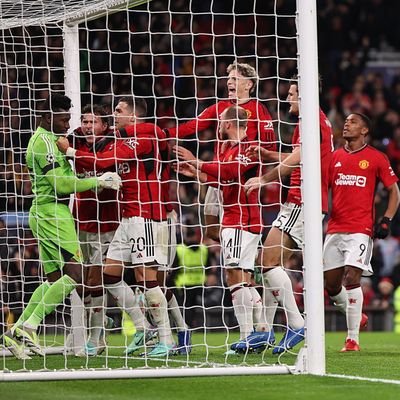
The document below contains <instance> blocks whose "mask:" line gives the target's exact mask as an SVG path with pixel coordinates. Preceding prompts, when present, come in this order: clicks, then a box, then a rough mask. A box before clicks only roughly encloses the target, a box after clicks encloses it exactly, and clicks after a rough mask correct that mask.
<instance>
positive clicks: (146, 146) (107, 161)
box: [75, 136, 154, 169]
mask: <svg viewBox="0 0 400 400" xmlns="http://www.w3.org/2000/svg"><path fill="white" fill-rule="evenodd" d="M153 139H154V138H153V137H151V136H147V137H140V138H129V139H124V140H123V141H118V143H117V144H116V146H115V147H114V148H113V149H112V150H108V151H103V152H101V153H100V152H99V153H96V154H93V153H89V152H86V151H82V150H77V151H76V153H75V162H76V163H77V165H79V166H80V167H82V168H92V169H93V168H99V169H104V168H108V167H111V166H114V165H115V163H116V162H123V161H131V160H132V159H137V158H140V157H141V156H142V155H145V154H149V153H150V152H151V151H152V150H153Z"/></svg>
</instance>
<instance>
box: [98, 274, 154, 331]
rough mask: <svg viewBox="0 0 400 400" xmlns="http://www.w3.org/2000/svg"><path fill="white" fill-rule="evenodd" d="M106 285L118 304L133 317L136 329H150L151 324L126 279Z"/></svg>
mask: <svg viewBox="0 0 400 400" xmlns="http://www.w3.org/2000/svg"><path fill="white" fill-rule="evenodd" d="M104 286H105V287H106V289H107V290H108V291H109V292H110V293H111V295H112V296H113V297H114V299H115V300H116V302H117V304H118V306H119V307H121V308H122V309H123V310H124V311H126V313H127V314H128V315H129V316H130V317H131V319H132V321H133V323H134V324H135V327H136V330H138V331H144V330H145V329H149V327H150V324H149V323H148V322H147V320H146V318H145V317H144V314H143V312H142V310H141V309H140V307H139V306H138V304H137V302H136V300H135V293H134V292H133V290H132V289H131V288H130V287H129V286H128V285H127V283H126V282H125V281H120V282H118V283H111V284H109V283H106V284H105V285H104Z"/></svg>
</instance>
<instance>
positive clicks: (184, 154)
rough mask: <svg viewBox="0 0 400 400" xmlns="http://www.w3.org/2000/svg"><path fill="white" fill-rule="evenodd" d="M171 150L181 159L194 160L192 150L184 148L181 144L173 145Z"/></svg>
mask: <svg viewBox="0 0 400 400" xmlns="http://www.w3.org/2000/svg"><path fill="white" fill-rule="evenodd" d="M173 151H174V153H175V154H176V155H177V156H178V158H179V159H180V160H183V161H195V160H196V157H195V156H194V155H193V154H192V152H191V151H190V150H188V149H185V148H184V147H182V146H174V147H173Z"/></svg>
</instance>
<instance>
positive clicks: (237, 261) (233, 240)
mask: <svg viewBox="0 0 400 400" xmlns="http://www.w3.org/2000/svg"><path fill="white" fill-rule="evenodd" d="M221 235H222V252H223V256H224V266H225V267H228V268H229V267H231V268H242V269H246V270H251V271H254V264H255V260H256V256H257V250H258V245H259V243H260V240H261V234H260V235H257V234H254V233H250V232H247V231H243V230H241V229H234V228H224V229H223V230H222V234H221Z"/></svg>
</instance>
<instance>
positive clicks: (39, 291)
mask: <svg viewBox="0 0 400 400" xmlns="http://www.w3.org/2000/svg"><path fill="white" fill-rule="evenodd" d="M49 288H50V283H49V282H47V281H46V282H43V283H42V284H41V285H39V286H38V287H37V288H36V289H35V291H34V292H33V293H32V296H31V298H30V299H29V302H28V304H27V305H26V307H25V309H24V311H22V314H21V316H20V317H19V318H18V320H17V322H16V323H15V324H14V326H13V327H12V328H11V333H12V334H14V332H15V329H17V328H18V327H19V326H21V325H22V324H23V323H24V322H25V321H26V320H27V319H28V318H29V317H30V316H31V315H32V313H33V311H34V310H35V308H36V306H37V305H38V304H39V302H40V301H41V300H42V299H43V297H44V295H45V293H46V292H47V290H48V289H49Z"/></svg>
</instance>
